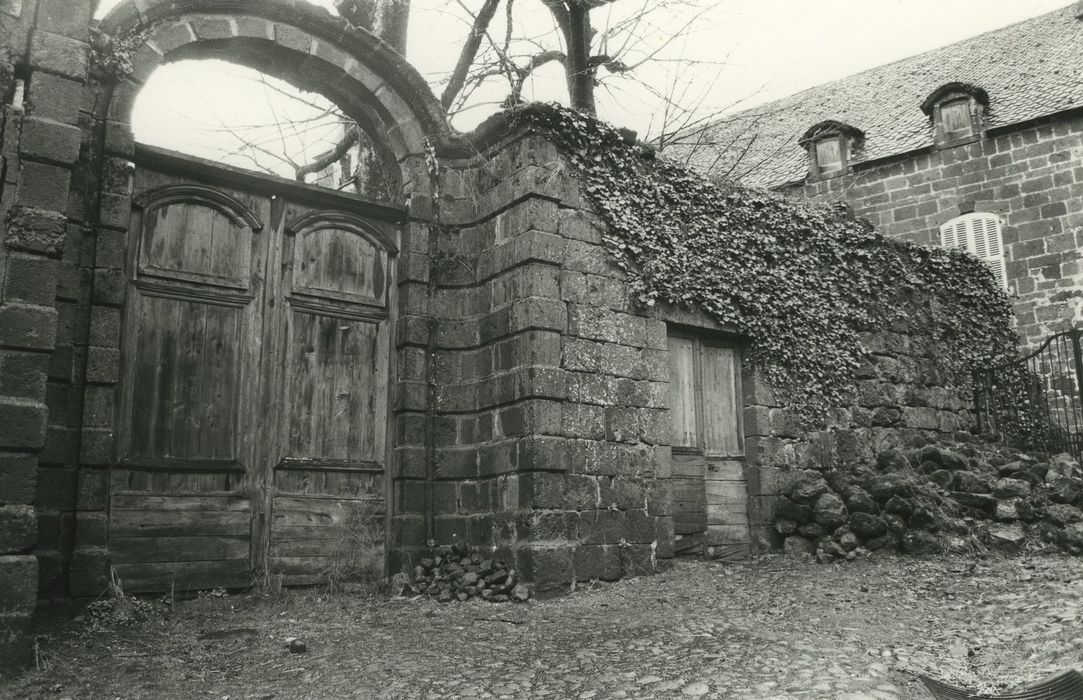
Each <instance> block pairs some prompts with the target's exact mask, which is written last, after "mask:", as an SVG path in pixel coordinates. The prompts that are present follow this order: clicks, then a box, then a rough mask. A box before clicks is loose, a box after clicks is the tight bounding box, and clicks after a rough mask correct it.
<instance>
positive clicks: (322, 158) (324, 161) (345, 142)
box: [295, 126, 361, 182]
mask: <svg viewBox="0 0 1083 700" xmlns="http://www.w3.org/2000/svg"><path fill="white" fill-rule="evenodd" d="M359 138H361V130H360V129H359V128H358V127H357V126H353V127H350V128H348V129H347V130H346V133H345V135H343V137H342V140H341V141H339V142H338V143H337V144H335V147H334V148H332V149H331V150H330V151H327V152H326V153H321V154H320V155H318V156H316V159H315V160H313V161H312V162H311V163H308V164H307V165H302V166H301V167H299V168H297V173H296V175H295V179H296V180H297V181H298V182H304V181H305V175H308V174H310V173H318V172H319V171H321V170H323V169H324V168H326V167H327V166H329V165H332V164H333V163H337V162H338V161H339V160H341V159H342V156H344V155H346V153H347V152H348V151H349V150H350V149H351V148H353V146H354V144H355V143H357V141H358V139H359Z"/></svg>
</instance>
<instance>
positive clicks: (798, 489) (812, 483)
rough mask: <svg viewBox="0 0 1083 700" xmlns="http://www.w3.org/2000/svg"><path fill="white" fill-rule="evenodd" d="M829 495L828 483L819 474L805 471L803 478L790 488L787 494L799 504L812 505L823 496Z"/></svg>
mask: <svg viewBox="0 0 1083 700" xmlns="http://www.w3.org/2000/svg"><path fill="white" fill-rule="evenodd" d="M825 493H827V482H826V481H825V480H824V478H823V476H822V475H820V474H819V473H817V472H813V471H805V473H804V474H802V475H801V477H800V478H799V479H798V480H797V481H795V482H794V483H793V485H792V486H790V489H789V493H788V494H787V495H788V496H789V497H790V499H791V500H793V501H796V502H797V503H806V504H811V503H812V502H814V501H815V500H816V499H817V498H819V497H820V496H821V495H822V494H825Z"/></svg>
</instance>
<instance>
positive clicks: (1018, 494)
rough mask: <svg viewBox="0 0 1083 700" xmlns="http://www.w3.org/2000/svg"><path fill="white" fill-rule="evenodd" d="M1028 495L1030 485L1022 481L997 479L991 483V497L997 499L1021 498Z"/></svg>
mask: <svg viewBox="0 0 1083 700" xmlns="http://www.w3.org/2000/svg"><path fill="white" fill-rule="evenodd" d="M1029 495H1030V484H1028V483H1027V482H1026V481H1023V480H1022V479H1008V478H1004V479H997V480H996V481H994V482H993V496H994V497H995V498H998V499H1006V498H1023V497H1024V496H1029Z"/></svg>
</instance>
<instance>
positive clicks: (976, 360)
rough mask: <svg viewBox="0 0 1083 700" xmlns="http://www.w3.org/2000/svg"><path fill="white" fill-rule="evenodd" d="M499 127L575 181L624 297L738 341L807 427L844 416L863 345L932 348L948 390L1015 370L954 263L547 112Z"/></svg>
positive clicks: (966, 272) (979, 294) (982, 287)
mask: <svg viewBox="0 0 1083 700" xmlns="http://www.w3.org/2000/svg"><path fill="white" fill-rule="evenodd" d="M511 118H512V120H513V121H515V122H517V123H521V124H525V125H526V126H527V127H528V128H529V129H531V130H534V131H537V132H540V133H542V134H543V135H545V136H546V137H547V138H548V139H550V140H551V141H553V142H554V143H556V144H557V145H558V147H559V148H560V149H561V151H562V152H563V154H564V155H565V157H566V158H567V159H568V161H569V162H570V163H571V164H572V166H573V167H574V169H575V170H576V171H577V173H578V175H579V176H580V178H581V182H582V189H583V191H584V193H585V194H586V196H587V197H588V199H589V200H590V202H591V203H592V205H593V206H594V208H595V209H596V210H597V212H598V213H599V215H600V216H602V217H603V218H604V219H605V221H606V222H607V224H608V227H609V231H608V235H607V236H606V239H605V243H606V246H607V247H608V249H609V251H610V252H611V253H612V255H613V257H614V259H615V260H616V262H617V264H618V265H619V266H620V267H621V269H623V270H624V272H625V273H626V274H627V278H628V282H629V284H630V285H631V288H632V291H633V294H634V295H635V298H636V299H637V300H638V301H639V302H640V303H642V304H644V305H645V306H648V307H649V306H653V305H654V304H656V303H657V302H660V301H664V302H668V303H673V304H679V305H684V306H689V307H694V308H699V309H701V310H703V311H704V312H706V313H707V314H709V315H710V316H711V317H713V318H714V319H715V320H716V321H718V322H719V323H721V324H723V325H725V326H728V327H730V328H732V329H734V330H735V331H737V332H738V333H740V334H742V335H744V336H745V337H746V338H747V339H748V343H749V351H750V352H749V358H750V360H751V362H752V364H753V365H754V366H756V367H757V368H758V369H759V370H760V371H761V372H762V374H763V376H764V378H765V379H766V380H767V381H768V383H769V384H770V385H771V386H772V387H773V388H774V389H775V391H776V394H777V395H778V396H779V397H785V399H786V401H787V403H788V404H789V406H790V408H792V409H793V411H794V412H795V414H796V415H797V416H798V417H799V418H800V419H801V420H802V421H803V422H804V423H805V424H806V426H808V427H814V426H815V425H816V424H818V423H820V421H821V419H822V417H823V416H824V414H825V411H826V409H828V408H830V407H834V406H845V405H848V404H850V403H851V401H852V399H853V396H854V391H855V388H854V387H855V372H856V370H857V369H858V368H859V367H860V365H861V363H862V360H863V358H864V356H865V354H866V349H865V348H864V347H863V345H862V342H861V337H862V334H863V333H864V332H868V331H880V330H893V331H900V332H904V333H922V334H926V335H931V336H932V339H933V342H934V343H935V345H936V347H937V348H938V355H937V362H938V369H939V370H940V371H941V372H942V373H943V378H944V380H945V381H946V383H947V384H948V385H949V386H957V387H968V386H969V383H970V380H971V379H970V378H971V371H972V369H974V368H976V367H980V366H987V365H989V364H992V363H998V362H1002V361H1005V360H1007V359H1010V358H1011V357H1014V354H1015V351H1016V346H1017V340H1016V336H1015V333H1014V332H1013V330H1012V327H1011V319H1012V311H1011V307H1010V305H1009V302H1008V299H1007V297H1006V296H1005V295H1004V293H1003V292H1002V291H1001V290H1000V288H999V286H998V285H997V284H996V281H995V280H994V278H993V276H992V274H991V272H990V271H989V269H988V268H987V267H986V266H985V265H984V264H983V263H981V262H980V261H979V260H977V259H976V258H974V257H972V256H970V255H968V254H966V253H963V252H959V251H955V250H944V249H934V248H926V247H921V246H916V245H913V244H909V243H904V242H899V241H895V240H891V239H887V238H885V237H884V236H882V235H880V234H878V233H877V232H876V231H875V230H873V228H872V226H871V225H870V224H869V223H868V222H866V221H864V220H860V219H855V218H853V217H852V216H851V215H850V214H849V212H848V210H847V209H846V208H845V207H844V206H843V205H838V206H834V207H821V206H813V205H810V204H806V203H800V202H795V201H791V200H788V199H785V198H783V197H782V196H780V195H776V194H773V193H770V192H767V191H763V190H756V189H748V188H744V187H737V186H733V185H727V184H719V183H713V182H711V181H708V180H707V179H705V178H704V177H702V176H700V175H698V174H697V173H695V172H693V171H691V170H689V169H687V168H685V167H683V166H681V165H679V164H676V163H673V162H670V161H668V160H666V159H664V158H656V157H654V154H653V152H652V151H650V150H649V149H645V148H643V147H642V146H638V145H634V144H629V143H627V142H626V141H625V140H624V139H623V138H622V136H621V134H620V133H618V132H617V131H616V130H615V129H613V128H612V127H609V126H607V125H605V124H603V123H600V122H598V121H596V120H594V119H592V118H590V117H588V116H585V115H583V114H580V113H577V112H574V111H571V110H568V109H566V108H563V107H560V106H557V105H539V104H534V105H528V106H526V107H523V108H520V109H519V110H517V111H515V112H513V113H512V114H511Z"/></svg>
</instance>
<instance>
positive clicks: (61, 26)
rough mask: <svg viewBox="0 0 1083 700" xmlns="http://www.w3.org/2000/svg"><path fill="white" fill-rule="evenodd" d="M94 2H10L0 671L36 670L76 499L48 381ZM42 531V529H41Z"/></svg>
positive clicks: (0, 197)
mask: <svg viewBox="0 0 1083 700" xmlns="http://www.w3.org/2000/svg"><path fill="white" fill-rule="evenodd" d="M92 5H93V3H91V2H90V1H89V0H72V1H70V2H69V1H66V0H65V1H61V0H22V1H21V2H14V3H10V2H9V3H3V4H0V110H2V112H0V176H2V177H0V483H2V484H3V489H2V490H0V668H18V667H19V666H25V665H28V664H30V663H31V662H32V661H33V654H34V651H33V649H34V646H33V613H34V609H35V600H36V597H37V593H38V578H39V558H38V557H37V556H35V547H36V545H37V542H38V541H39V539H41V538H48V537H50V536H51V535H52V534H54V533H52V532H51V531H50V523H49V521H48V519H47V518H43V519H42V522H41V523H40V524H39V516H40V515H41V514H42V512H43V507H42V503H41V493H42V492H43V490H44V491H49V490H50V489H52V490H53V491H54V492H55V493H56V497H57V498H58V499H59V498H67V497H69V496H71V495H72V494H73V493H74V487H75V483H74V482H68V483H66V484H64V485H61V486H57V485H56V484H54V483H52V482H51V481H50V480H49V479H42V478H40V477H39V466H40V465H41V464H43V463H45V462H46V461H47V460H48V459H49V451H50V449H51V448H52V444H51V440H50V438H51V434H50V433H49V431H48V428H47V423H48V421H47V415H48V414H49V411H50V407H51V405H52V404H55V403H57V402H58V399H57V398H56V395H55V392H54V391H53V390H52V389H51V388H50V386H49V379H48V378H49V377H51V376H53V375H55V374H56V373H57V372H58V370H57V368H56V366H55V364H54V348H55V346H56V345H57V339H58V338H60V337H62V335H63V334H64V332H65V322H66V320H65V319H64V318H63V315H62V314H60V313H58V310H57V307H56V304H55V301H56V299H57V297H58V296H59V295H62V294H64V293H65V292H64V291H63V290H64V288H65V285H70V282H71V280H70V277H69V275H68V274H67V268H66V262H67V261H66V259H65V256H66V255H67V254H68V253H67V247H66V245H65V244H66V242H67V240H68V238H69V234H70V231H71V230H72V229H78V227H79V224H80V223H81V222H80V219H79V217H78V216H77V215H75V216H72V215H71V212H70V210H69V193H70V187H71V179H72V170H73V168H74V166H75V162H76V160H77V159H78V156H79V150H80V143H81V140H82V135H81V131H80V128H79V123H80V121H79V119H80V116H79V98H78V96H79V95H80V94H81V89H82V86H83V84H84V82H85V80H86V69H87V48H88V43H87V40H88V36H87V32H88V29H87V27H88V23H89V20H90V15H91V10H92ZM39 527H40V530H41V531H40V532H39Z"/></svg>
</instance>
